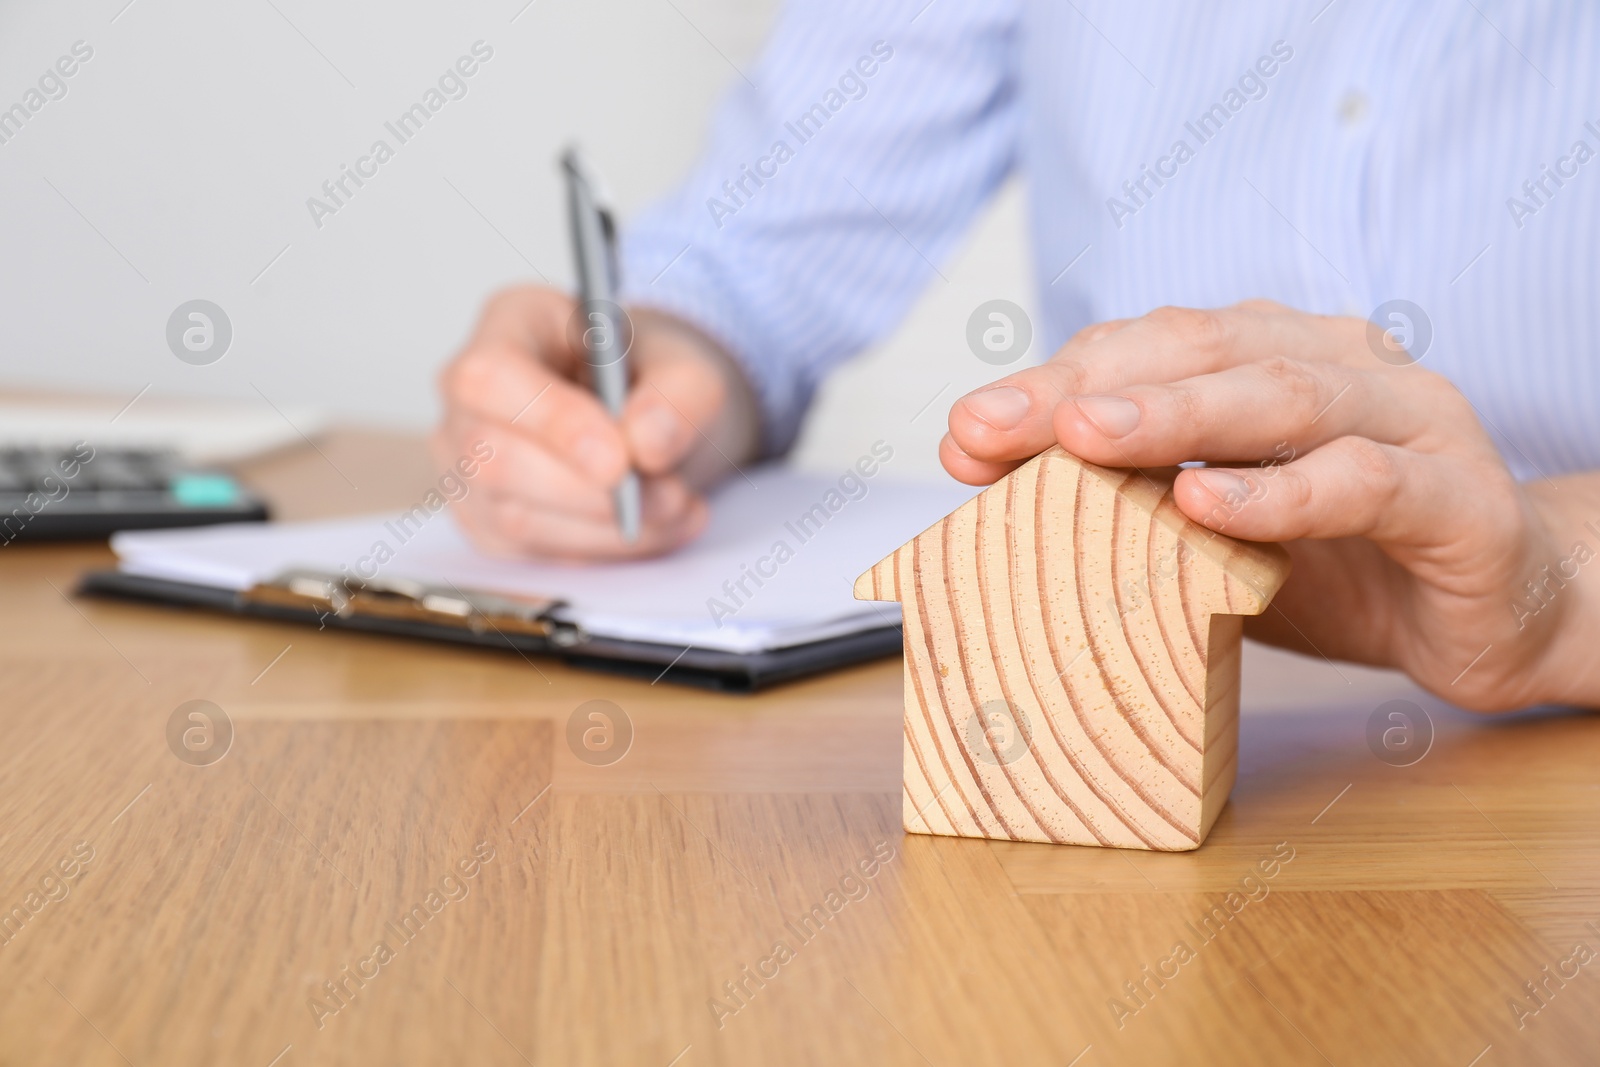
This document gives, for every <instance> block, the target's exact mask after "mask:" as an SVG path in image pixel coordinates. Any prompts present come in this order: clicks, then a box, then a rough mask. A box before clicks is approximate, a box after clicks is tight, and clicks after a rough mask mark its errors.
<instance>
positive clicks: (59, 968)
mask: <svg viewBox="0 0 1600 1067" xmlns="http://www.w3.org/2000/svg"><path fill="white" fill-rule="evenodd" d="M319 444H320V447H321V453H318V452H315V451H312V450H310V449H304V450H301V451H299V452H295V453H288V454H284V455H280V456H278V457H275V458H272V459H270V460H265V461H261V462H258V463H257V464H255V465H254V466H253V467H252V468H251V469H250V470H249V471H247V476H248V477H249V478H250V479H251V480H252V481H253V482H255V483H256V484H257V485H259V486H261V487H262V488H263V489H264V490H265V491H266V492H267V493H268V494H269V495H270V496H272V497H273V498H274V499H276V500H277V501H278V502H279V505H280V514H281V515H282V516H283V517H286V518H288V517H304V516H308V515H315V514H332V513H337V512H360V511H370V510H382V509H386V508H396V507H398V506H400V505H402V504H406V503H409V502H411V501H413V500H414V499H416V496H417V495H418V494H419V493H420V491H421V486H423V485H424V484H426V482H427V480H428V477H429V476H428V472H427V467H426V464H425V462H424V460H423V458H422V452H421V449H420V447H419V445H418V443H417V442H416V441H414V440H412V439H409V438H399V437H386V436H381V435H374V434H346V435H336V436H335V437H333V438H332V439H329V440H326V441H323V442H319ZM347 479H348V481H347ZM356 487H359V488H356ZM109 558H110V557H109V555H108V553H107V552H106V550H105V548H104V547H102V546H77V547H48V546H44V547H40V546H33V547H30V546H22V545H13V546H10V547H8V548H5V549H4V550H0V596H3V603H0V627H3V637H4V641H3V645H0V672H3V678H0V693H3V694H4V696H3V698H0V700H3V704H0V706H3V725H4V734H3V736H4V744H3V747H0V911H3V912H10V911H11V909H13V908H15V907H21V908H22V909H23V918H22V919H21V920H18V919H16V918H15V917H13V918H12V919H11V920H10V921H11V924H12V925H11V926H0V932H3V934H4V938H5V943H3V944H0V1064H5V1065H12V1064H19V1065H20V1064H49V1065H56V1064H82V1065H96V1064H119V1063H129V1064H135V1065H138V1067H155V1065H188V1064H207V1065H209V1064H241V1065H245V1067H268V1065H272V1064H277V1065H280V1067H298V1065H302V1064H336V1063H337V1064H401V1063H404V1064H466V1063H471V1064H505V1065H515V1064H520V1063H531V1064H606V1065H615V1064H623V1065H639V1067H669V1065H674V1064H675V1065H678V1067H697V1065H704V1064H740V1065H743V1064H757V1063H759V1064H827V1065H831V1064H924V1063H927V1064H938V1065H941V1067H942V1065H946V1064H949V1065H956V1064H988V1063H995V1064H1035V1063H1037V1064H1056V1065H1062V1067H1065V1065H1068V1064H1076V1065H1078V1067H1098V1065H1102V1064H1160V1063H1221V1064H1256V1063H1259V1064H1272V1065H1283V1064H1325V1063H1332V1064H1339V1065H1341V1067H1342V1065H1346V1064H1386V1063H1417V1064H1441V1065H1453V1067H1468V1065H1469V1064H1474V1065H1480V1067H1491V1065H1498V1064H1507V1063H1578V1062H1585V1061H1587V1062H1591V1063H1592V1062H1596V1059H1597V1058H1600V1051H1597V1047H1600V1043H1597V1040H1596V1035H1597V1031H1600V1025H1597V1022H1596V1020H1597V1009H1600V958H1597V959H1595V960H1594V961H1593V962H1591V963H1590V964H1589V965H1588V966H1586V967H1581V968H1578V964H1577V962H1576V959H1575V958H1574V946H1575V945H1577V944H1579V943H1583V944H1585V945H1587V946H1588V947H1589V948H1592V949H1595V950H1596V951H1600V888H1597V887H1600V769H1597V764H1600V720H1596V719H1595V718H1594V717H1593V716H1590V715H1584V714H1578V713H1547V714H1533V715H1523V716H1518V717H1513V718H1506V719H1498V720H1485V719H1479V718H1475V717H1470V716H1467V715H1465V714H1462V713H1458V712H1454V711H1451V710H1449V709H1447V708H1445V707H1443V706H1442V705H1440V704H1439V703H1438V702H1437V701H1434V700H1432V699H1430V698H1426V697H1423V696H1421V695H1420V694H1418V693H1416V692H1415V691H1414V690H1412V689H1410V688H1409V687H1408V686H1407V685H1406V684H1405V683H1404V681H1403V680H1400V679H1396V678H1395V677H1393V676H1391V675H1386V674H1382V673H1378V672H1370V671H1363V670H1359V669H1356V668H1352V667H1349V666H1345V665H1339V666H1337V667H1335V666H1333V665H1330V664H1327V663H1324V662H1321V661H1318V660H1306V659H1297V658H1293V657H1288V656H1283V655H1278V654H1274V653H1266V652H1263V651H1261V650H1259V649H1252V650H1251V651H1250V653H1249V655H1248V656H1247V660H1246V670H1245V717H1244V721H1243V739H1242V742H1241V755H1240V777H1239V784H1238V786H1237V787H1236V788H1235V790H1234V793H1233V799H1232V801H1231V803H1230V805H1229V807H1228V809H1227V810H1226V811H1225V812H1224V813H1223V816H1222V819H1221V821H1220V822H1219V823H1218V824H1217V827H1216V829H1215V830H1214V831H1213V833H1212V835H1211V838H1210V841H1209V842H1208V843H1207V844H1206V846H1205V847H1204V848H1203V849H1201V850H1200V851H1198V852H1193V853H1182V854H1152V853H1146V852H1124V851H1116V850H1104V849H1090V848H1075V847H1069V846H1059V847H1055V846H1048V845H1026V844H999V843H988V842H979V841H963V840H949V839H940V838H929V837H917V836H913V837H907V836H904V835H902V833H901V831H900V801H899V778H900V668H899V664H898V663H897V662H894V661H886V662H881V663H877V664H873V665H870V666H865V667H861V668H858V669H854V670H849V671H845V672H841V673H839V674H835V675H833V676H830V677H826V678H819V679H816V680H813V681H809V682H804V683H801V684H796V685H792V686H788V687H785V688H782V689H779V690H776V691H773V692H771V693H768V694H764V695H761V696H758V697H754V698H750V697H736V696H718V695H711V694H707V693H702V692H698V691H693V690H687V689H680V688H675V687H673V686H671V685H669V684H667V683H665V682H664V683H662V684H660V685H655V686H651V685H647V684H644V683H641V682H630V681H623V680H617V679H612V678H608V677H605V676H603V675H595V674H585V673H578V672H574V671H569V670H564V669H562V668H560V667H558V666H555V665H553V664H550V663H547V662H539V663H533V664H530V663H528V662H524V661H523V660H522V659H520V658H518V657H516V656H514V655H508V654H499V653H493V652H479V651H470V650H458V649H452V648H443V647H431V646H428V645H425V644H413V643H405V642H397V641H391V640H383V639H378V638H374V637H365V636H358V635H350V634H341V633H335V632H331V631H329V632H317V631H316V630H313V629H310V628H296V627H293V626H287V625H279V624H271V623H266V622H257V621H241V620H236V619H225V618H221V617H214V616H207V615H203V614H196V613H189V612H181V611H175V610H167V609H162V608H157V607H149V606H141V605H135V604H125V603H113V602H105V601H88V600H78V599H74V598H72V597H70V596H69V595H67V594H68V591H69V590H70V589H71V587H72V585H73V582H74V580H75V578H76V576H77V575H78V574H79V573H80V572H81V571H83V570H84V569H85V568H87V567H91V566H101V565H104V564H105V563H106V562H107V561H108V560H109ZM1391 698H1401V699H1408V700H1411V701H1414V702H1415V703H1416V704H1417V705H1419V706H1420V707H1421V708H1422V709H1424V710H1425V711H1426V712H1427V713H1428V715H1429V716H1430V717H1431V720H1432V722H1433V724H1434V726H1435V727H1436V736H1435V737H1434V740H1433V743H1432V746H1431V748H1430V749H1429V750H1428V751H1427V754H1426V755H1425V756H1424V757H1423V758H1422V759H1421V760H1420V761H1418V762H1416V763H1414V764H1412V765H1410V766H1406V767H1396V766H1391V765H1390V764H1389V763H1387V762H1385V761H1383V760H1381V759H1379V758H1378V756H1377V755H1375V753H1374V749H1373V748H1371V747H1370V746H1369V743H1368V740H1367V726H1368V719H1369V717H1370V716H1371V715H1372V713H1373V712H1374V709H1376V708H1378V707H1379V705H1380V704H1382V703H1383V702H1384V701H1386V700H1388V699H1391ZM194 699H203V700H209V701H213V702H215V703H216V704H217V705H218V706H220V707H221V708H223V709H224V710H225V711H226V714H227V715H228V716H229V718H230V719H231V721H232V723H233V725H234V729H235V734H234V738H233V741H232V745H231V749H230V750H229V751H228V753H227V755H226V756H225V758H223V759H221V760H220V761H218V762H215V763H211V764H210V765H205V766H196V765H191V764H189V763H185V762H182V761H180V760H179V759H178V758H176V757H175V756H174V754H173V751H172V750H171V749H169V746H168V741H167V727H168V721H169V718H170V717H171V716H172V714H173V711H174V709H175V708H176V707H177V706H178V705H180V704H181V703H183V702H185V701H189V700H194ZM594 699H604V700H609V701H613V702H614V703H615V704H616V705H617V706H618V707H620V708H621V709H623V711H624V712H625V713H626V715H627V716H628V717H629V719H630V720H631V722H632V725H633V728H634V739H633V743H632V747H631V749H629V750H628V752H627V754H626V755H625V756H624V757H623V758H622V759H620V760H618V761H616V762H614V763H611V764H610V765H605V766H601V765H595V764H592V763H589V762H585V761H583V760H580V759H579V758H578V756H577V755H576V752H577V751H579V750H581V746H580V749H574V748H572V747H570V746H569V744H568V742H567V736H568V733H567V726H568V720H569V718H570V717H571V715H572V713H573V712H574V710H575V709H576V708H577V707H578V706H579V705H580V704H582V703H584V702H585V701H589V700H594ZM1377 751H1385V750H1384V749H1383V748H1382V747H1381V746H1380V747H1379V749H1378V750H1377ZM1396 762H1397V761H1396ZM475 852H476V856H477V858H476V859H475ZM86 856H87V857H90V858H88V860H87V862H82V861H83V858H84V857H86ZM488 856H492V858H489V859H487V860H485V859H483V858H482V857H488ZM1289 856H1292V859H1287V860H1285V858H1286V857H1289ZM58 864H59V865H60V869H62V870H66V871H68V872H70V873H71V874H72V876H73V877H70V878H62V877H60V876H59V875H57V876H56V877H49V875H50V872H52V871H55V870H57V867H58ZM864 870H870V871H871V877H867V876H866V875H865V874H864V873H863V871H864ZM464 871H470V872H471V873H472V876H471V877H466V876H465V874H464V873H463V872H464ZM1267 871H1270V872H1271V876H1270V877H1268V876H1267V874H1266V873H1265V872H1267ZM1247 876H1251V880H1250V881H1246V878H1247ZM1231 891H1241V892H1240V895H1239V896H1236V897H1232V898H1230V897H1229V893H1230V892H1231ZM1246 892H1247V893H1248V894H1249V895H1245V893H1246ZM30 894H37V895H32V896H30ZM430 894H432V896H431V897H430ZM34 905H37V909H36V910H32V909H33V906H34ZM414 909H420V910H414ZM807 916H810V918H809V919H807V918H804V917H807ZM1591 924H1593V925H1591ZM380 942H381V943H383V945H384V948H383V949H377V946H378V945H379V943H380ZM1179 942H1182V943H1183V944H1184V947H1185V950H1186V951H1176V946H1177V945H1178V943H1179ZM375 950H376V951H375ZM1579 956H1581V957H1583V958H1587V956H1588V953H1587V952H1584V953H1580V954H1579ZM1561 968H1565V969H1566V972H1567V973H1568V974H1572V973H1573V972H1574V968H1578V969H1577V970H1576V977H1573V978H1571V979H1569V980H1565V981H1564V984H1563V983H1562V982H1561V980H1559V979H1557V978H1554V977H1550V976H1551V975H1553V974H1555V973H1556V972H1557V971H1558V970H1559V969H1561ZM1163 975H1164V976H1165V977H1163ZM1529 981H1532V982H1535V983H1543V984H1544V988H1543V989H1541V990H1539V1000H1538V1001H1535V1000H1533V999H1531V998H1530V996H1529V993H1528V990H1527V989H1526V988H1525V987H1524V983H1525V982H1529ZM326 983H335V986H334V987H332V988H334V992H333V993H330V986H329V985H327V984H326ZM1125 983H1134V986H1133V991H1132V992H1130V988H1129V986H1127V985H1125ZM1140 987H1142V988H1140ZM335 993H337V995H334V994H335ZM1541 1002H1542V1007H1541ZM1518 1005H1520V1006H1521V1009H1522V1010H1521V1012H1520V1013H1519V1012H1518V1011H1517V1009H1516V1007H1515V1006H1518ZM1535 1009H1537V1011H1535ZM1519 1023H1520V1027H1519Z"/></svg>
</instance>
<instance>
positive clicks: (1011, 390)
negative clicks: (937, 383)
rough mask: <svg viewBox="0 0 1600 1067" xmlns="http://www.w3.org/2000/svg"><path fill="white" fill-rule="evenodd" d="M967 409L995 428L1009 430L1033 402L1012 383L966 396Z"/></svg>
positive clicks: (1019, 420) (1020, 419)
mask: <svg viewBox="0 0 1600 1067" xmlns="http://www.w3.org/2000/svg"><path fill="white" fill-rule="evenodd" d="M966 403H967V410H969V411H971V412H972V413H973V414H974V415H976V416H978V418H980V419H982V420H983V421H984V422H987V423H988V424H989V425H990V426H993V427H994V428H995V429H997V430H1009V429H1011V428H1012V427H1014V426H1016V424H1017V423H1019V422H1021V421H1022V416H1024V415H1026V414H1027V413H1028V407H1029V405H1030V404H1032V403H1033V401H1032V399H1031V398H1030V397H1029V396H1028V394H1027V393H1025V392H1023V391H1022V390H1021V389H1018V388H1017V387H1016V386H1014V385H1002V386H998V387H996V388H994V389H985V390H983V391H982V392H978V393H973V394H972V395H971V396H969V397H967V401H966Z"/></svg>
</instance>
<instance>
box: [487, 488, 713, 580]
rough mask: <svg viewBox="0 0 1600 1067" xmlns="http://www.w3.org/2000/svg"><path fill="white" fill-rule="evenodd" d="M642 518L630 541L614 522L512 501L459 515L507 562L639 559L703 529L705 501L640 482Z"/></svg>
mask: <svg viewBox="0 0 1600 1067" xmlns="http://www.w3.org/2000/svg"><path fill="white" fill-rule="evenodd" d="M643 504H644V507H643V514H642V517H641V520H640V524H639V537H638V539H637V540H636V541H633V542H627V541H624V540H623V539H622V534H621V532H620V531H619V530H618V529H617V524H616V520H615V519H606V520H601V521H596V520H593V519H589V518H585V517H583V516H579V515H572V514H567V513H563V512H557V511H552V510H550V509H549V508H544V507H538V506H532V505H529V504H528V503H526V502H525V501H523V500H521V499H518V498H515V497H506V496H498V497H488V496H486V497H485V498H484V501H483V503H482V505H481V506H480V507H478V508H476V509H467V510H464V511H462V513H461V521H462V525H463V527H464V528H465V529H466V530H467V533H468V536H470V537H472V538H473V540H474V541H475V542H477V543H478V544H479V545H480V546H481V547H483V548H484V549H485V550H486V551H489V552H492V553H495V554H497V555H503V556H510V557H526V556H537V557H540V558H544V559H551V560H558V561H563V562H585V561H589V562H593V561H603V560H620V559H641V558H646V557H649V556H659V555H663V554H665V553H667V552H671V551H673V550H674V549H676V548H679V547H681V546H682V545H684V544H685V543H687V542H688V541H690V540H692V539H693V538H695V537H696V536H698V535H699V533H700V532H701V531H702V530H703V529H705V525H706V521H707V519H708V517H709V510H708V508H707V506H706V502H705V500H703V499H701V498H699V497H694V496H691V495H690V494H689V492H688V490H687V489H685V488H684V486H683V484H682V482H681V480H679V479H677V478H673V477H670V476H669V477H668V478H664V479H656V478H649V479H645V481H644V483H643Z"/></svg>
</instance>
